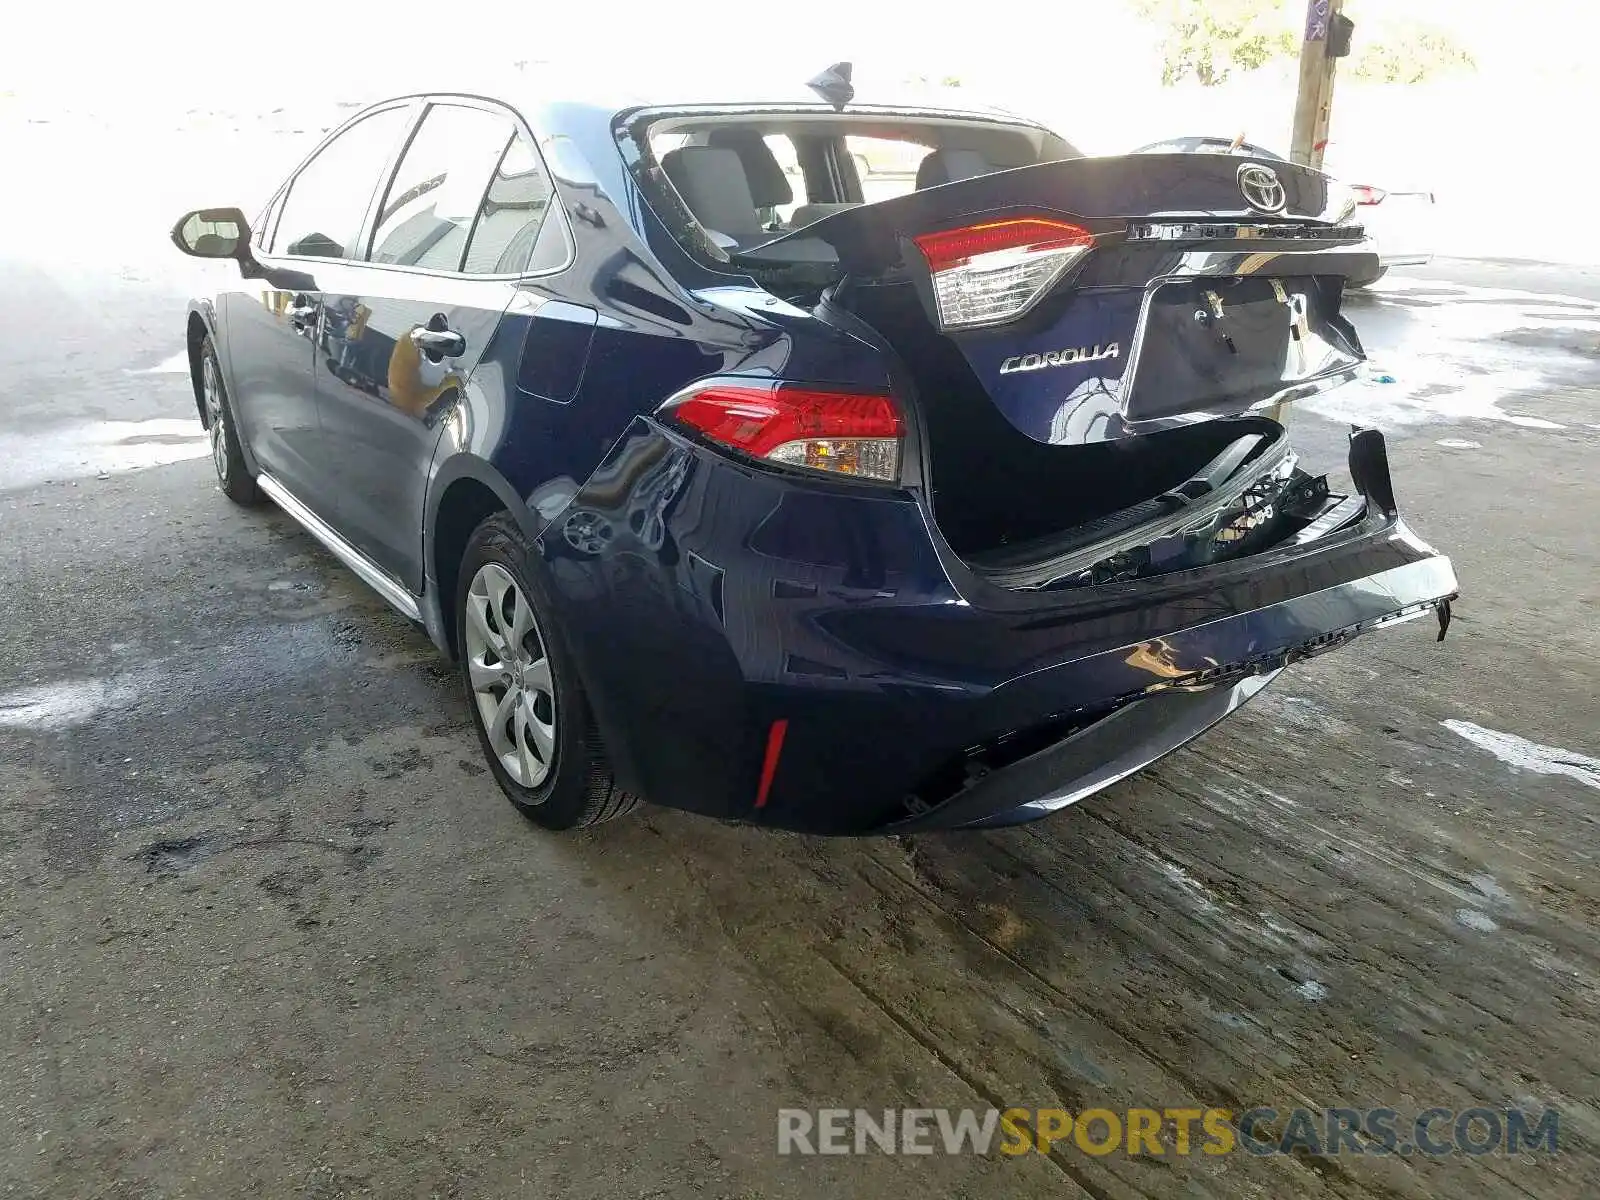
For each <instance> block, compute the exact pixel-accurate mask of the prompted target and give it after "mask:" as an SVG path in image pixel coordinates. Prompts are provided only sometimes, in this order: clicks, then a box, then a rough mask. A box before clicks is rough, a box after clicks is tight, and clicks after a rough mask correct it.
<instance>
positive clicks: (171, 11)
mask: <svg viewBox="0 0 1600 1200" xmlns="http://www.w3.org/2000/svg"><path fill="white" fill-rule="evenodd" d="M13 9H14V11H10V12H8V13H7V15H6V19H5V37H4V38H3V39H0V94H3V93H4V92H6V91H12V92H15V93H17V94H19V95H22V96H29V97H37V98H39V99H45V98H48V99H49V100H50V101H51V102H54V103H65V104H67V105H69V106H71V107H73V108H78V109H90V110H104V109H110V110H113V111H115V110H118V109H121V108H123V107H125V106H129V105H132V106H136V107H138V106H146V105H159V106H161V107H170V106H173V105H181V106H184V107H189V106H201V107H209V108H226V107H232V106H234V105H241V106H254V105H256V104H259V103H261V102H263V101H264V100H274V101H276V102H277V103H280V104H283V105H284V106H286V107H291V108H292V107H297V106H298V102H304V101H307V100H312V99H327V98H329V97H330V96H332V95H337V96H338V97H346V98H365V97H368V96H372V95H376V94H380V93H384V92H389V91H393V90H396V89H398V88H409V87H413V86H417V84H418V82H419V81H421V80H424V79H426V80H428V82H429V83H438V82H447V83H453V82H456V81H457V79H459V77H460V76H461V75H462V74H473V75H476V74H479V73H482V72H486V71H488V72H492V71H495V70H498V69H501V68H503V67H505V66H508V65H509V64H510V63H512V62H514V61H516V60H518V59H524V60H530V61H535V62H536V61H539V60H547V61H555V62H562V63H565V64H568V65H571V66H573V67H576V68H578V69H580V70H582V71H584V72H585V73H591V72H593V73H604V72H609V73H613V74H617V75H621V76H626V77H630V78H632V77H639V76H647V77H648V76H660V75H667V76H678V77H681V76H682V75H684V74H687V73H694V72H696V70H697V67H698V70H699V71H703V72H704V73H705V75H706V76H707V78H708V79H717V80H720V81H724V82H731V79H730V77H731V76H734V75H738V74H745V75H748V76H754V77H759V78H764V79H767V80H771V79H772V78H773V77H774V76H781V77H784V78H785V79H788V80H793V81H795V82H800V81H803V80H804V79H806V78H808V77H809V76H810V75H811V74H813V73H815V72H816V71H817V70H820V69H821V68H822V67H823V66H825V65H826V64H827V63H829V62H832V61H836V60H838V59H851V60H853V61H854V62H855V63H856V66H857V79H858V82H862V83H870V82H871V81H872V79H873V77H874V76H875V75H879V76H882V77H884V78H886V79H891V80H893V79H902V78H905V77H907V76H908V75H918V74H921V75H927V76H929V77H931V78H934V79H938V78H941V77H943V76H946V75H954V76H958V77H960V78H961V79H962V81H963V83H964V84H965V85H966V86H967V87H969V88H976V89H978V90H980V91H982V92H984V93H985V94H986V97H987V98H991V99H993V100H995V101H997V102H1001V103H1007V102H1009V103H1012V104H1016V105H1018V106H1019V107H1029V108H1035V109H1036V108H1038V107H1039V105H1038V103H1037V101H1038V100H1040V99H1045V100H1049V101H1053V102H1052V103H1049V104H1047V106H1046V107H1048V108H1050V109H1053V110H1057V111H1059V110H1060V108H1061V107H1062V103H1063V100H1064V99H1065V98H1076V97H1083V98H1084V99H1085V101H1086V102H1087V101H1088V100H1089V99H1090V98H1093V97H1099V99H1100V102H1101V103H1103V102H1104V97H1105V96H1106V95H1107V94H1112V95H1114V94H1115V93H1116V90H1117V88H1118V86H1119V84H1121V85H1127V84H1132V85H1135V86H1138V85H1141V84H1144V83H1146V82H1147V81H1150V82H1153V80H1154V77H1155V73H1157V72H1158V71H1159V68H1158V66H1157V64H1156V62H1155V56H1154V53H1153V40H1154V35H1153V32H1152V31H1151V30H1150V29H1149V28H1148V27H1146V26H1143V25H1140V24H1139V23H1137V22H1136V21H1134V20H1133V18H1132V17H1131V16H1130V15H1129V12H1128V7H1127V0H1010V2H1009V3H1008V4H1007V5H1006V6H1005V8H1004V10H1003V15H1001V16H999V17H998V18H994V17H991V14H992V13H993V12H994V11H995V10H992V9H989V8H987V7H985V6H984V5H983V4H981V3H977V4H973V5H972V6H971V8H970V14H971V15H970V16H964V11H965V10H964V9H963V8H962V7H961V6H959V5H957V4H954V3H951V2H950V0H942V2H941V3H939V4H930V5H927V6H925V7H924V8H922V9H921V10H920V15H919V11H918V10H917V9H915V8H912V7H910V6H906V5H904V4H901V3H896V4H892V5H890V4H878V5H874V4H871V3H866V2H864V0H809V2H808V3H807V4H804V5H801V6H799V7H794V6H787V7H785V6H778V7H773V6H770V5H769V6H762V5H760V4H756V3H751V0H740V2H738V3H734V2H733V0H699V2H697V3H695V4H693V5H692V7H685V6H681V5H670V6H669V5H663V4H660V3H658V2H657V0H610V2H609V3H607V4H605V5H603V6H599V5H594V6H591V5H584V4H541V3H536V2H531V0H451V2H449V3H445V4H441V3H439V2H438V0H429V2H423V0H389V2H388V3H385V4H383V5H381V6H376V5H371V6H369V5H360V4H349V5H338V4H316V5H314V6H313V7H310V8H305V9H295V10H293V11H294V12H295V13H297V14H299V16H297V17H296V18H295V19H293V20H289V19H286V18H287V16H288V13H289V11H290V10H285V9H272V8H270V7H269V8H262V7H260V6H256V5H244V4H212V5H200V4H195V3H193V0H181V2H180V0H143V2H142V3H133V4H124V5H120V6H112V5H107V4H105V3H103V0H102V2H99V3H94V4H85V3H82V2H81V0H56V2H50V0H46V2H45V3H35V4H29V5H25V6H24V5H15V6H13ZM1283 10H1284V17H1285V23H1286V25H1288V26H1291V27H1292V26H1294V25H1296V24H1298V22H1299V20H1300V18H1301V14H1302V13H1303V11H1304V0H1284V2H1283ZM1347 11H1349V12H1350V13H1351V14H1352V16H1354V17H1355V19H1356V20H1357V23H1358V24H1357V28H1358V32H1357V37H1358V39H1359V37H1360V30H1361V28H1362V22H1364V21H1365V22H1367V28H1368V29H1369V30H1371V29H1373V28H1374V27H1375V23H1377V22H1384V21H1389V20H1396V19H1400V20H1403V19H1417V20H1423V21H1427V22H1429V23H1432V24H1436V25H1439V26H1441V27H1444V28H1447V29H1450V30H1451V31H1452V32H1454V34H1455V35H1456V37H1457V38H1458V40H1460V41H1462V42H1463V43H1465V44H1467V45H1468V47H1469V49H1470V50H1471V51H1472V52H1473V53H1474V54H1475V55H1476V56H1477V57H1478V59H1479V61H1480V62H1481V63H1482V64H1483V65H1484V66H1485V68H1486V69H1489V70H1490V71H1491V72H1492V73H1494V74H1499V73H1500V71H1505V72H1507V73H1510V74H1516V75H1527V74H1540V75H1545V76H1548V75H1549V73H1550V72H1552V71H1557V72H1559V71H1562V70H1564V69H1570V68H1572V67H1573V66H1575V65H1576V64H1577V63H1578V62H1579V61H1580V55H1581V54H1583V53H1584V52H1585V51H1586V50H1587V49H1588V48H1592V47H1593V46H1594V45H1596V44H1600V4H1595V3H1591V2H1589V0H1518V3H1517V4H1516V5H1514V6H1511V5H1506V4H1505V3H1503V0H1347ZM686 14H687V15H686ZM441 20H443V22H444V25H445V28H444V29H439V28H437V26H438V24H439V22H440V21H441ZM475 32H476V33H478V34H479V36H478V37H477V39H476V43H475V40H474V36H473V35H474V33H475ZM443 72H448V73H450V74H451V75H453V76H454V77H455V78H447V79H444V80H441V79H440V78H439V77H440V75H441V73H443ZM1108 89H1109V91H1108Z"/></svg>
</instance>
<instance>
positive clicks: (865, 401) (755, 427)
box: [661, 380, 905, 481]
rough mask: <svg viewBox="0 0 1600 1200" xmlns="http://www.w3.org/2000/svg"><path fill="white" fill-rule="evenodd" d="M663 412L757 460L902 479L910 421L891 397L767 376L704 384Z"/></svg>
mask: <svg viewBox="0 0 1600 1200" xmlns="http://www.w3.org/2000/svg"><path fill="white" fill-rule="evenodd" d="M661 415H662V416H666V417H670V418H672V419H673V420H674V421H677V422H678V423H679V424H681V425H686V426H688V427H689V428H691V429H694V430H696V431H698V432H699V433H701V434H702V435H704V436H705V437H707V438H709V439H710V440H711V441H713V442H716V443H718V444H720V445H722V446H726V447H727V448H728V449H730V450H735V451H738V452H739V453H741V454H747V455H749V456H750V457H752V458H760V459H765V460H766V461H768V462H774V463H781V464H783V465H784V466H788V467H802V468H805V469H806V470H810V471H823V472H826V473H828V474H831V475H852V476H856V477H858V478H864V479H880V480H889V481H892V480H895V479H898V478H899V477H900V439H901V437H902V435H903V434H904V433H905V423H904V422H903V421H902V420H901V417H900V410H899V409H898V408H896V407H895V403H894V400H893V399H892V398H891V397H889V396H886V395H881V394H876V393H863V392H847V391H838V390H834V389H832V388H824V387H814V386H804V385H798V384H792V383H780V382H776V381H774V382H766V381H760V380H751V381H741V382H739V383H721V382H710V383H702V384H698V385H696V386H694V387H692V388H690V389H689V390H687V391H685V392H682V393H680V394H679V395H677V396H674V397H673V398H672V399H670V400H668V401H667V402H666V404H664V405H662V407H661Z"/></svg>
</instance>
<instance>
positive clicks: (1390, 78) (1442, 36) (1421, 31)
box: [1350, 25, 1478, 83]
mask: <svg viewBox="0 0 1600 1200" xmlns="http://www.w3.org/2000/svg"><path fill="white" fill-rule="evenodd" d="M1477 69H1478V64H1477V62H1476V61H1475V60H1474V59H1473V57H1472V55H1471V54H1469V53H1467V51H1466V50H1465V49H1464V48H1462V47H1461V46H1460V45H1459V44H1457V42H1456V41H1455V40H1454V39H1453V38H1452V37H1451V36H1450V35H1449V34H1447V33H1445V32H1444V31H1443V30H1440V29H1433V28H1430V27H1428V26H1426V25H1402V26H1395V27H1392V28H1387V29H1383V30H1380V31H1379V33H1378V35H1377V37H1376V39H1375V40H1374V41H1373V42H1372V43H1371V44H1370V45H1366V46H1363V45H1362V39H1361V28H1360V26H1357V27H1356V41H1355V46H1354V47H1353V48H1352V51H1351V55H1350V71H1351V74H1352V75H1353V76H1354V77H1355V78H1357V79H1360V80H1364V81H1367V82H1369V83H1422V82H1424V81H1426V80H1429V79H1434V78H1437V77H1438V76H1440V75H1449V74H1454V73H1456V72H1465V71H1475V70H1477Z"/></svg>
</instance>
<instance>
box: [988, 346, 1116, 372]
mask: <svg viewBox="0 0 1600 1200" xmlns="http://www.w3.org/2000/svg"><path fill="white" fill-rule="evenodd" d="M1121 354H1122V347H1121V345H1120V344H1119V343H1117V342H1110V343H1108V344H1106V345H1104V346H1099V345H1095V346H1074V347H1072V348H1070V349H1067V350H1048V351H1046V352H1045V353H1043V354H1013V355H1012V356H1011V357H1010V358H1008V359H1006V360H1005V362H1003V363H1001V364H1000V374H1002V375H1011V374H1013V373H1015V372H1017V371H1042V370H1044V369H1045V368H1046V367H1070V366H1071V365H1072V364H1073V363H1085V362H1094V361H1095V360H1096V359H1100V358H1118V357H1120V356H1121Z"/></svg>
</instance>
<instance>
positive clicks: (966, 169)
mask: <svg viewBox="0 0 1600 1200" xmlns="http://www.w3.org/2000/svg"><path fill="white" fill-rule="evenodd" d="M993 170H994V165H993V164H992V163H990V162H989V160H988V159H986V158H984V156H983V155H981V154H979V153H978V152H977V151H976V150H932V151H929V152H928V154H927V155H926V156H925V157H924V158H923V160H922V161H921V162H920V163H918V164H917V190H918V191H919V192H920V191H921V190H922V189H923V188H931V187H938V186H939V185H940V184H941V183H955V182H956V181H957V180H960V179H972V178H973V177H975V176H978V175H987V174H989V173H990V172H991V171H993Z"/></svg>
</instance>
